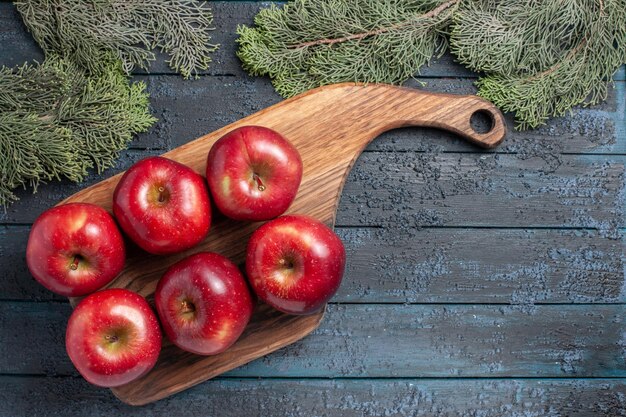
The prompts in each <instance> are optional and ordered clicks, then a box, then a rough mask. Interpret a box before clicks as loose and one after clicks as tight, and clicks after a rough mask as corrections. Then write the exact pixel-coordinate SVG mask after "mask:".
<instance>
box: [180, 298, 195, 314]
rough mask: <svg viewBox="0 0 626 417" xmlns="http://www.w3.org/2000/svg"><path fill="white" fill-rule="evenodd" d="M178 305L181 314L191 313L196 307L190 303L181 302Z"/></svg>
mask: <svg viewBox="0 0 626 417" xmlns="http://www.w3.org/2000/svg"><path fill="white" fill-rule="evenodd" d="M180 305H181V312H182V313H183V314H187V313H193V312H194V311H196V306H195V305H193V303H192V302H190V301H187V300H183V301H181V303H180Z"/></svg>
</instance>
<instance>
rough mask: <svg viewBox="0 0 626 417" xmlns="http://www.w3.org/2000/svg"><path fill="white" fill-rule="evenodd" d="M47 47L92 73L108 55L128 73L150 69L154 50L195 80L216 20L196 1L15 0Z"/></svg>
mask: <svg viewBox="0 0 626 417" xmlns="http://www.w3.org/2000/svg"><path fill="white" fill-rule="evenodd" d="M15 4H16V6H17V9H18V10H19V12H20V13H21V14H22V17H23V19H24V22H25V23H26V26H27V27H28V29H29V30H30V31H31V33H32V34H33V36H34V37H35V40H36V41H37V43H39V45H40V46H41V47H42V49H43V50H44V51H45V52H46V53H48V52H53V53H56V54H59V55H61V56H64V57H67V58H69V59H71V60H73V61H75V62H76V63H77V64H78V65H80V66H82V67H85V68H87V69H89V70H90V71H93V70H95V69H97V68H98V66H99V65H100V63H101V62H103V61H105V59H103V58H105V57H106V55H107V54H109V53H113V54H114V55H115V56H117V57H119V58H120V59H121V60H122V62H123V65H124V70H125V71H126V73H130V71H131V70H132V69H133V68H134V67H135V66H138V67H141V68H144V69H147V67H148V64H149V62H150V61H153V60H154V59H155V56H154V53H153V52H152V51H151V50H152V49H155V48H158V49H160V50H161V51H164V52H166V53H167V54H169V55H170V59H169V61H168V63H169V65H170V67H171V68H172V69H174V70H175V71H177V72H180V73H181V74H182V75H183V76H185V77H186V78H187V77H190V76H191V75H193V74H194V73H197V72H198V71H199V70H203V69H207V68H208V66H209V63H210V62H211V57H210V53H211V52H213V51H214V50H215V49H216V48H217V45H213V44H211V43H210V40H211V37H210V32H211V30H213V29H212V27H211V24H212V22H213V16H212V14H211V11H210V9H209V8H208V7H207V6H206V4H205V3H204V2H198V1H195V0H72V1H67V0H22V1H16V2H15Z"/></svg>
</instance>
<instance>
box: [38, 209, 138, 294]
mask: <svg viewBox="0 0 626 417" xmlns="http://www.w3.org/2000/svg"><path fill="white" fill-rule="evenodd" d="M125 258H126V254H125V249H124V240H123V238H122V234H121V233H120V231H119V229H118V228H117V225H116V224H115V221H114V220H113V217H111V215H110V214H109V213H107V211H106V210H104V209H103V208H101V207H98V206H96V205H93V204H85V203H71V204H64V205H61V206H57V207H53V208H51V209H49V210H46V211H45V212H43V213H42V214H41V216H39V217H38V218H37V220H36V221H35V224H33V227H32V229H31V231H30V236H29V237H28V245H27V246H26V263H27V264H28V269H29V270H30V273H31V274H32V275H33V276H34V277H35V279H36V280H37V281H39V283H41V284H42V285H43V286H44V287H46V288H48V289H49V290H50V291H53V292H55V293H57V294H60V295H64V296H66V297H76V296H80V295H85V294H89V293H91V292H93V291H95V290H97V289H98V288H100V287H102V286H104V285H106V284H108V283H109V282H110V281H111V280H113V278H115V277H116V276H117V274H119V273H120V271H121V270H122V268H123V267H124V260H125Z"/></svg>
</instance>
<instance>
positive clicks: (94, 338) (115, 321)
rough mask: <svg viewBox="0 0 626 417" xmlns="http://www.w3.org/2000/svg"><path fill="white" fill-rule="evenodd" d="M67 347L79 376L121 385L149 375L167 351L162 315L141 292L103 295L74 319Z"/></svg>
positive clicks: (113, 291)
mask: <svg viewBox="0 0 626 417" xmlns="http://www.w3.org/2000/svg"><path fill="white" fill-rule="evenodd" d="M65 347H66V349H67V354H68V355H69V356H70V359H71V360H72V363H73V364H74V366H75V367H76V369H78V372H80V374H81V375H82V376H83V377H84V378H85V379H86V380H87V381H89V382H91V383H92V384H95V385H99V386H101V387H117V386H120V385H124V384H127V383H129V382H131V381H133V380H135V379H137V378H140V377H141V376H143V375H145V374H146V373H148V372H149V371H150V370H151V369H152V368H153V367H154V364H155V363H156V361H157V358H158V357H159V352H160V351H161V330H160V329H159V322H158V320H157V318H156V315H155V314H154V312H153V311H152V309H151V308H150V306H149V305H148V302H147V301H146V300H145V299H144V298H143V297H142V296H140V295H139V294H137V293H134V292H132V291H129V290H125V289H121V288H113V289H109V290H103V291H98V292H96V293H94V294H91V295H90V296H88V297H86V298H85V299H84V300H82V301H81V302H80V303H79V304H78V306H76V309H75V310H74V312H73V313H72V315H71V316H70V320H69V322H68V323H67V331H66V333H65Z"/></svg>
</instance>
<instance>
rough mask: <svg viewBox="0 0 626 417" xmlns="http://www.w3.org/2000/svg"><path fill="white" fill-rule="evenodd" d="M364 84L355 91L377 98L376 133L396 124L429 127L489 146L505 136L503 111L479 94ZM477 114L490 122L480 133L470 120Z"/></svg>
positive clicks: (397, 125) (495, 144) (392, 127)
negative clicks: (489, 126) (442, 92)
mask: <svg viewBox="0 0 626 417" xmlns="http://www.w3.org/2000/svg"><path fill="white" fill-rule="evenodd" d="M354 86H355V85H354V84H353V87H354ZM362 87H364V88H361V89H360V90H359V89H358V88H357V90H356V91H355V92H356V93H357V94H359V93H360V94H367V95H371V98H372V99H373V100H374V101H378V103H377V104H376V108H377V109H378V110H379V111H381V112H382V113H381V114H379V115H377V116H378V122H379V124H378V126H376V127H377V129H376V132H375V134H376V136H377V135H378V134H380V133H382V132H384V131H387V130H390V129H394V128H397V127H406V126H427V127H435V128H439V129H444V130H448V131H450V132H453V133H456V134H458V135H460V136H461V137H463V138H465V139H467V140H469V141H470V142H472V143H474V144H475V145H478V146H480V147H483V148H488V149H489V148H493V147H495V146H497V145H499V144H500V143H501V142H502V140H504V137H505V136H506V121H505V120H504V116H503V115H502V112H500V110H499V109H498V108H497V107H496V106H494V105H493V104H492V103H490V102H489V101H487V100H484V99H482V98H480V97H478V96H475V95H453V94H441V93H431V92H426V91H422V90H417V89H414V88H404V87H396V86H391V85H387V84H375V85H372V84H370V85H367V86H362ZM374 97H375V99H374ZM381 102H384V103H385V104H382V103H381ZM475 113H482V114H483V115H486V116H487V117H488V119H489V120H490V121H491V128H490V129H489V131H487V132H484V133H480V132H477V131H475V130H474V129H473V128H472V124H471V119H472V116H473V115H474V114H475ZM372 116H373V115H372Z"/></svg>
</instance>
